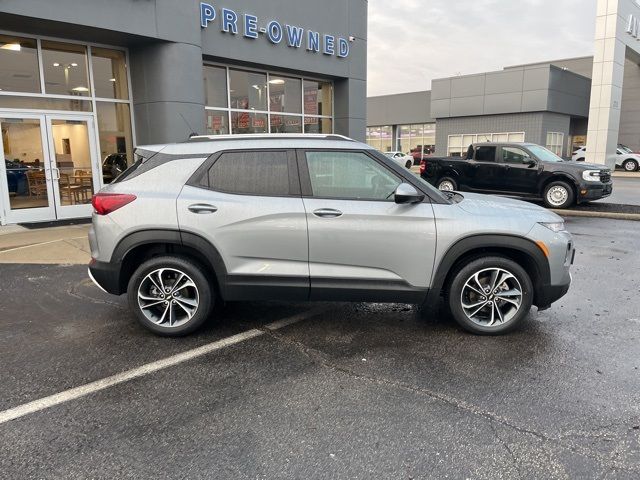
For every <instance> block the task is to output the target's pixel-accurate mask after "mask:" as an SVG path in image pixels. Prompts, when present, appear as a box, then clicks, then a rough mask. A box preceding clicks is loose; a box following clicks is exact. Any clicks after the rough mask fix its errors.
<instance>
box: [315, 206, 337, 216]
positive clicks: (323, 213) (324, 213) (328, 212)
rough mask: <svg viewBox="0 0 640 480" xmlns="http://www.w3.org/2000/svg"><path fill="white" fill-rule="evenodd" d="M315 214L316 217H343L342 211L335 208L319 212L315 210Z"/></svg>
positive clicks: (323, 209) (322, 209)
mask: <svg viewBox="0 0 640 480" xmlns="http://www.w3.org/2000/svg"><path fill="white" fill-rule="evenodd" d="M313 214H314V215H315V216H316V217H322V218H332V217H339V216H340V215H342V212H341V211H340V210H336V209H335V208H319V209H318V210H314V211H313Z"/></svg>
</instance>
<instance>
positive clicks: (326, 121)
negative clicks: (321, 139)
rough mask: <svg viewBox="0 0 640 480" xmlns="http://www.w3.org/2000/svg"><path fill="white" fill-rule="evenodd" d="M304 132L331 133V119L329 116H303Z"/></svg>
mask: <svg viewBox="0 0 640 480" xmlns="http://www.w3.org/2000/svg"><path fill="white" fill-rule="evenodd" d="M304 133H333V121H332V120H331V119H330V118H322V117H305V118H304Z"/></svg>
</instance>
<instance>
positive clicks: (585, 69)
mask: <svg viewBox="0 0 640 480" xmlns="http://www.w3.org/2000/svg"><path fill="white" fill-rule="evenodd" d="M548 65H555V66H556V67H558V68H563V69H567V70H569V71H570V72H573V73H577V74H578V75H582V76H583V77H587V78H591V74H592V73H593V57H592V56H590V57H577V58H563V59H560V60H551V61H548V62H536V63H526V64H523V65H512V66H510V67H505V68H504V70H514V69H523V68H539V67H545V66H548Z"/></svg>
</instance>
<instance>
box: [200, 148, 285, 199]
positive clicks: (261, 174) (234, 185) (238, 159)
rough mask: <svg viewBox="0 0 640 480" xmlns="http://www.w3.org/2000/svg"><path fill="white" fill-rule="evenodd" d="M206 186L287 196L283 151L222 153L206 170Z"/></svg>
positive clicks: (232, 191) (231, 191)
mask: <svg viewBox="0 0 640 480" xmlns="http://www.w3.org/2000/svg"><path fill="white" fill-rule="evenodd" d="M208 183H209V188H211V189H213V190H216V191H219V192H225V193H235V194H245V195H271V196H282V195H289V194H290V190H289V164H288V161H287V152H284V151H251V152H228V153H223V154H222V155H221V156H220V158H218V160H216V162H215V163H214V164H213V165H212V166H211V168H210V169H209V173H208Z"/></svg>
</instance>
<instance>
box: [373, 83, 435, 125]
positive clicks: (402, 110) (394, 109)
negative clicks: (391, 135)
mask: <svg viewBox="0 0 640 480" xmlns="http://www.w3.org/2000/svg"><path fill="white" fill-rule="evenodd" d="M433 122H435V119H433V118H432V117H431V92H430V91H423V92H411V93H399V94H395V95H382V96H379V97H369V98H367V125H368V126H379V125H408V124H412V123H418V124H419V123H433Z"/></svg>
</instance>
